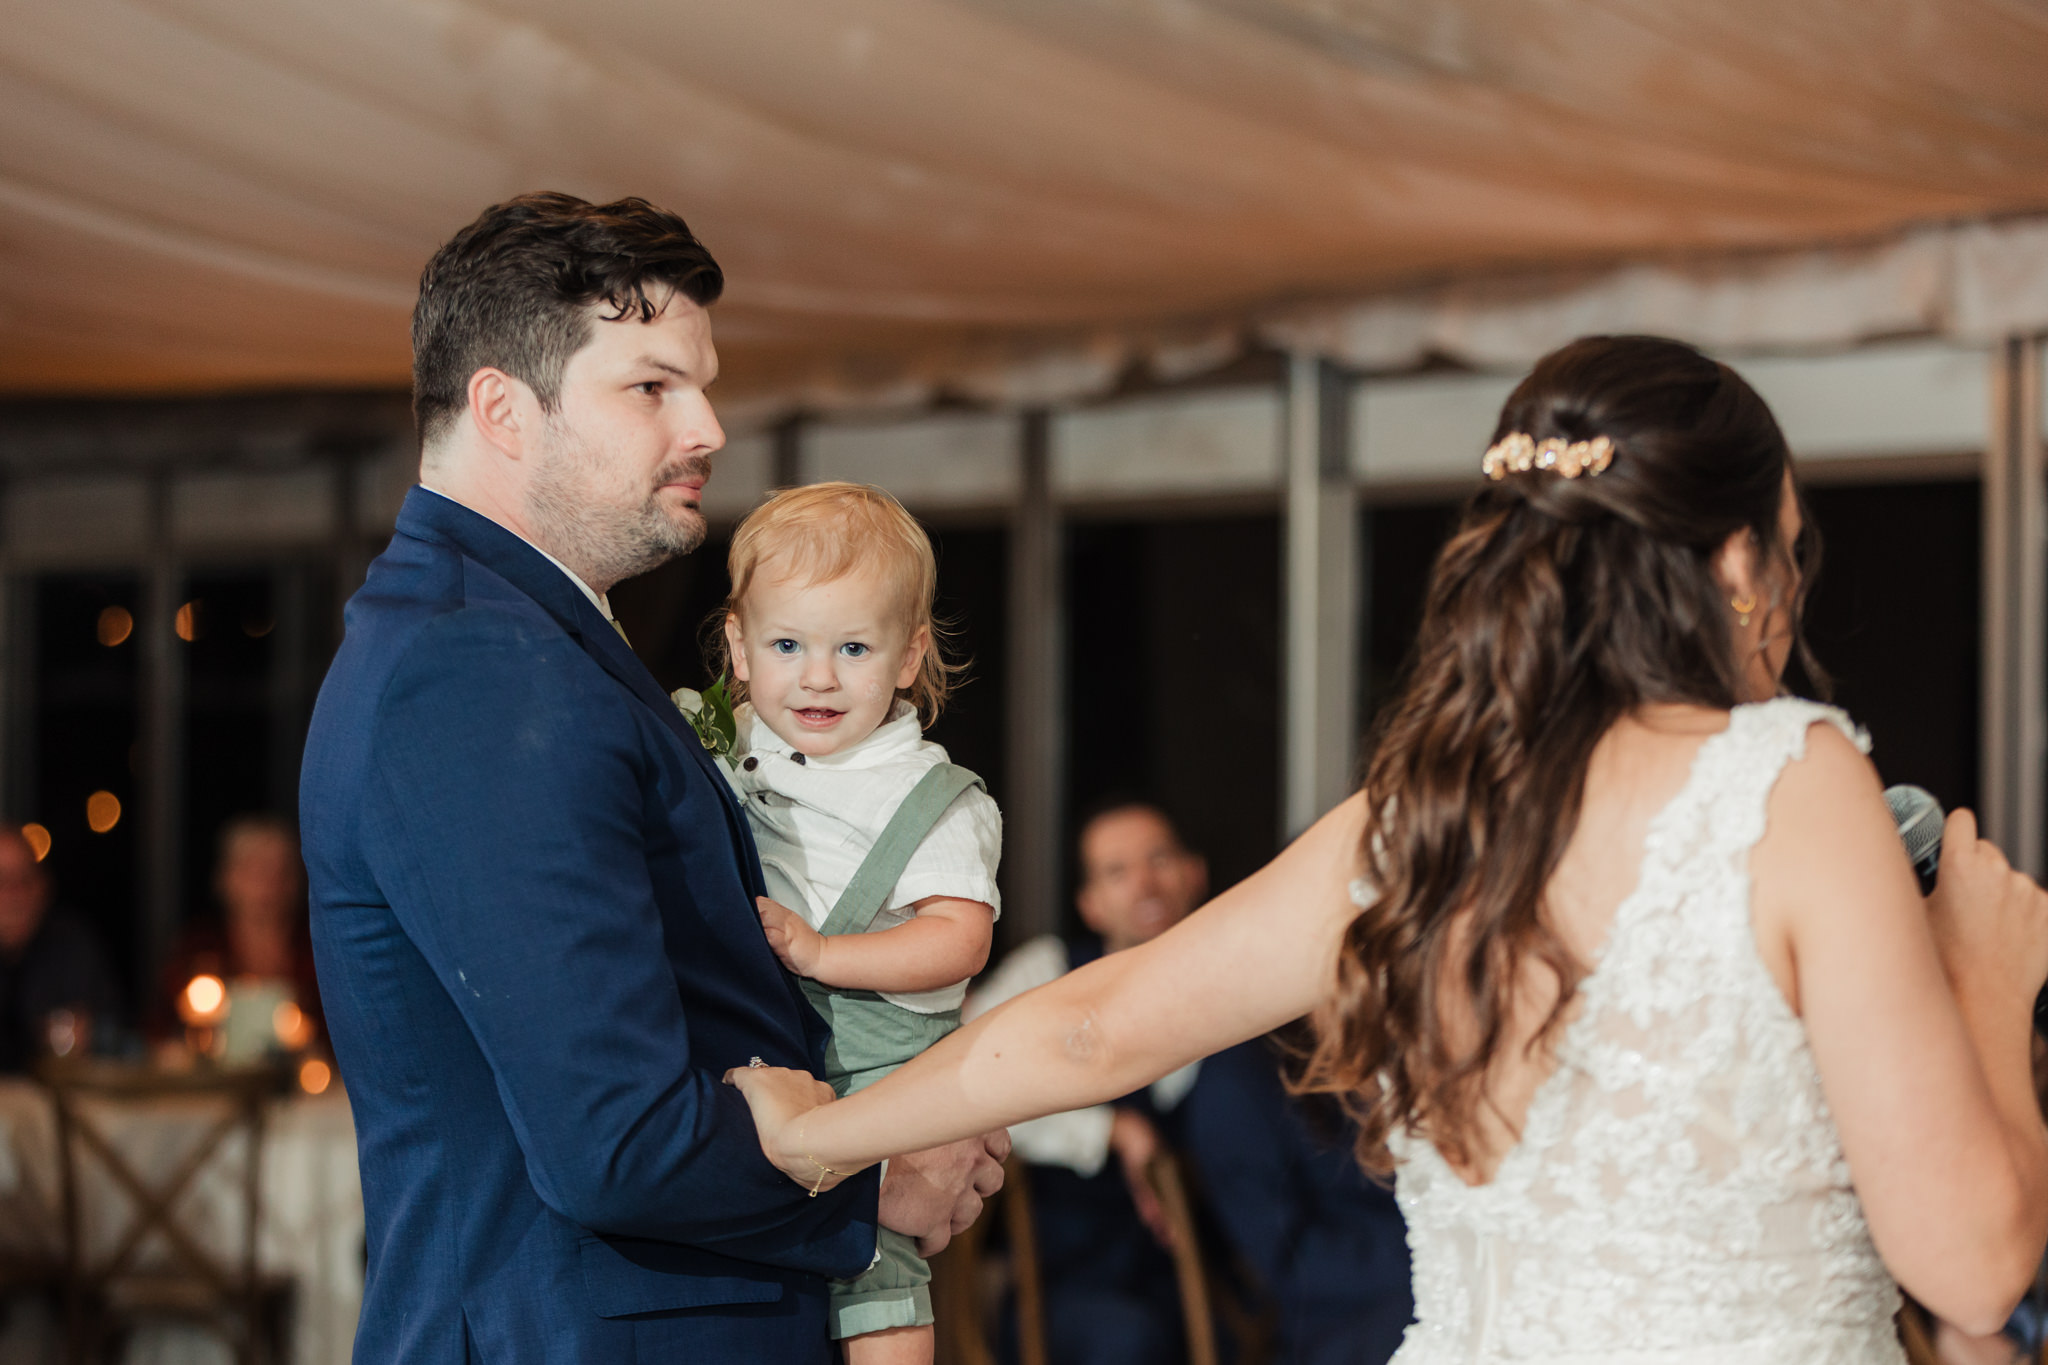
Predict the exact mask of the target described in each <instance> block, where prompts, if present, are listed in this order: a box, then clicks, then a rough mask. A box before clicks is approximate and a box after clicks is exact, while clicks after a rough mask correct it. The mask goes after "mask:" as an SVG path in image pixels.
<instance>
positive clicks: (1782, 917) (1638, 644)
mask: <svg viewBox="0 0 2048 1365" xmlns="http://www.w3.org/2000/svg"><path fill="white" fill-rule="evenodd" d="M1483 468H1484V471H1485V473H1486V475H1487V476H1488V477H1487V481H1486V482H1485V483H1484V484H1483V485H1482V487H1481V489H1480V491H1479V492H1478V494H1477V495H1476V496H1475V497H1474V498H1473V499H1472V501H1471V503H1470V505H1469V506H1468V507H1467V508H1466V510H1465V513H1464V516H1463V520H1462V522H1461V523H1460V525H1459V528H1458V530H1457V532H1456V534H1455V535H1454V536H1453V537H1452V539H1451V541H1450V543H1449V544H1448V545H1447V546H1446V547H1445V549H1444V550H1443V552H1442V555H1441V556H1440V558H1439V559H1438V561H1437V564H1436V566H1435V569H1434V572H1433V575H1432V577H1431V580H1430V585H1429V592H1428V601H1427V606H1426V610H1425V618H1424V622H1423V626H1422V630H1421V635H1420V638H1419V640H1418V642H1417V645H1416V651H1415V655H1414V658H1413V662H1412V664H1411V670H1410V674H1409V677H1408V680H1407V682H1406V684H1405V687H1404V689H1403V691H1402V692H1401V695H1400V696H1399V698H1398V699H1397V700H1396V701H1395V702H1394V703H1393V705H1392V706H1391V707H1390V708H1389V710H1388V713H1387V716H1386V718H1385V720H1384V723H1383V724H1382V726H1381V727H1380V729H1379V731H1378V733H1377V736H1376V739H1375V742H1374V746H1373V748H1372V751H1371V757H1370V766H1369V768H1368V771H1367V775H1366V779H1365V784H1364V789H1363V791H1362V792H1361V793H1360V794H1358V795H1357V796H1354V797H1353V798H1352V799H1351V800H1349V801H1347V802H1345V803H1344V804H1343V805H1342V806H1340V807H1338V808H1337V809H1336V810H1334V811H1332V812H1331V813H1330V814H1329V815H1327V816H1325V817H1324V818H1323V819H1322V820H1321V821H1320V822H1319V823H1318V824H1317V825H1316V826H1315V827H1314V828H1312V829H1311V830H1309V831H1308V832H1307V833H1306V834H1304V835H1303V836H1302V837H1301V838H1299V839H1298V840H1296V841H1295V842H1294V843H1293V844H1292V845H1291V846H1290V847H1289V848H1288V849H1287V850H1286V851H1285V852H1283V853H1282V854H1281V855H1280V856H1279V857H1278V858H1276V859H1275V860H1274V861H1273V862H1272V863H1271V864H1269V865H1268V866H1267V867H1265V868H1264V869H1263V870H1261V871H1260V872H1258V873H1257V874H1256V875H1254V876H1253V877H1251V878H1250V879H1249V880H1247V881H1245V882H1243V883H1241V884H1240V885H1238V886H1236V887H1235V888H1233V889H1232V890H1230V891H1229V892H1227V893H1226V894H1224V895H1222V896H1220V897H1218V898H1217V899H1216V900H1215V901H1214V902H1212V903H1211V904H1210V905H1209V906H1207V907H1206V908H1204V909H1203V910H1201V911H1200V912H1199V913H1197V914H1195V915H1194V916H1192V917H1191V918H1189V919H1188V920H1187V921H1186V922H1184V923H1183V924H1181V925H1180V926H1179V927H1177V928H1175V929H1174V930H1172V931H1171V932H1169V933H1167V934H1165V935H1164V936H1162V937H1161V938H1159V939H1157V940H1155V941H1154V942H1152V943H1151V944H1149V945H1147V946H1145V947H1142V948H1136V949H1132V950H1130V951H1128V952H1123V953H1117V954H1115V955H1113V956H1110V957H1107V958H1104V959H1103V960H1102V961H1100V962H1098V963H1095V964H1093V965H1091V966H1089V967H1086V968H1083V969H1082V970H1080V971H1077V972H1074V973H1073V974H1071V975H1069V976H1067V977H1064V978H1062V979H1061V980H1060V981H1058V982H1056V983H1054V984H1053V985H1050V986H1047V987H1045V988H1043V989H1041V990H1038V991H1035V992H1032V993H1030V994H1028V995H1025V996H1022V997H1020V998H1019V999H1017V1000H1015V1001H1013V1002H1011V1003H1010V1004H1008V1005H1006V1006H1004V1007H1003V1008H1001V1009H998V1010H996V1011H994V1012H993V1013H991V1014H989V1015H987V1016H985V1017H984V1018H982V1019H981V1020H979V1021H977V1022H976V1023H974V1024H972V1025H970V1026H968V1027H967V1028H964V1029H962V1030H960V1031H959V1032H958V1033H956V1034H954V1035H953V1036H952V1037H950V1038H948V1039H947V1040H946V1041H945V1042H944V1043H942V1044H940V1045H939V1046H937V1047H935V1048H933V1049H932V1050H931V1051H930V1052H928V1053H926V1054H925V1055H924V1056H922V1057H920V1058H918V1059H917V1060H916V1061H914V1062H912V1063H911V1064H910V1065H909V1066H906V1067H904V1068H903V1069H902V1070H901V1071H900V1072H898V1073H897V1074H896V1075H894V1076H893V1077H891V1078H889V1079H888V1080H885V1081H883V1082H882V1083H880V1084H879V1085H876V1086H874V1087H873V1088H871V1089H869V1090H867V1091H865V1092H863V1093H861V1094H859V1095H856V1096H854V1097H852V1098H850V1099H846V1100H842V1101H839V1102H837V1103H823V1101H826V1100H829V1099H830V1098H831V1094H830V1091H829V1090H825V1089H823V1088H821V1087H820V1086H818V1085H817V1084H816V1083H814V1082H812V1081H811V1080H810V1079H809V1078H808V1077H806V1076H804V1075H803V1074H802V1073H800V1072H789V1071H776V1070H774V1069H761V1070H754V1071H745V1070H742V1071H739V1072H736V1073H734V1075H733V1077H732V1079H733V1081H734V1083H735V1084H738V1085H739V1086H740V1087H741V1088H742V1089H743V1090H744V1091H745V1093H746V1096H747V1099H748V1101H749V1102H750V1103H751V1104H752V1106H753V1109H754V1114H755V1119H756V1122H757V1124H758V1126H759V1129H760V1134H761V1140H762V1145H763V1148H764V1149H765V1150H766V1152H767V1153H768V1155H769V1158H770V1159H771V1160H773V1161H774V1162H775V1163H776V1164H777V1165H778V1166H780V1167H781V1168H782V1169H783V1170H784V1171H785V1172H786V1173H787V1174H788V1175H790V1176H791V1177H792V1178H793V1179H796V1180H798V1181H801V1182H802V1183H803V1184H805V1185H807V1186H817V1185H820V1184H823V1185H826V1186H829V1185H830V1184H832V1183H834V1182H836V1181H837V1180H839V1179H842V1178H844V1176H845V1175H846V1174H847V1173H849V1172H852V1171H855V1170H858V1169H860V1168H861V1167H863V1166H865V1165H868V1164H870V1163H872V1162H875V1161H878V1160H881V1159H882V1158H884V1157H886V1156H888V1155H889V1154H890V1153H893V1152H903V1151H911V1150H916V1149H920V1148H924V1147H929V1146H932V1145H935V1144H937V1143H941V1142H945V1141H948V1140H951V1139H954V1138H960V1137H965V1136H969V1135H972V1134H975V1133H979V1132H983V1131H985V1130H987V1129H990V1128H993V1127H997V1126H1000V1125H1004V1124H1009V1123H1015V1122H1018V1121H1020V1120H1022V1119H1026V1118H1029V1117H1032V1116H1035V1115H1039V1114H1046V1113H1051V1112H1055V1111H1059V1110H1065V1109H1072V1108H1077V1107H1079V1106H1082V1105H1087V1104H1093V1103H1096V1102H1099V1101H1102V1100H1106V1099H1110V1098H1112V1097H1114V1096H1118V1095H1123V1094H1126V1093H1129V1092H1130V1091H1132V1090H1135V1089H1137V1088H1138V1087H1140V1086H1142V1085H1144V1084H1145V1083H1146V1082H1148V1081H1151V1080H1153V1079H1154V1078H1156V1077H1158V1076H1161V1075H1164V1074H1165V1073H1166V1072H1169V1071H1171V1070H1173V1069H1174V1068H1176V1067H1179V1066H1181V1065H1183V1064H1184V1063H1186V1062H1189V1061H1191V1060H1193V1059H1194V1058H1197V1057H1200V1056H1203V1055H1205V1054H1208V1053H1211V1052H1214V1051H1217V1050H1219V1049H1221V1048H1223V1047H1226V1046H1228V1045H1230V1044H1232V1043H1236V1042H1238V1041H1240V1040H1243V1039H1246V1038H1250V1037H1253V1036H1255V1035H1257V1034H1260V1033H1263V1032H1266V1031H1267V1030H1270V1029H1273V1028H1275V1027H1277V1026H1279V1025H1280V1024H1282V1023H1285V1022H1286V1021H1288V1020H1290V1019H1293V1018H1296V1017H1297V1016H1300V1015H1303V1014H1310V1015H1312V1018H1313V1023H1314V1036H1315V1046H1314V1051H1313V1054H1312V1056H1310V1057H1309V1059H1308V1061H1307V1063H1306V1069H1305V1078H1304V1079H1305V1083H1306V1084H1307V1085H1309V1086H1310V1087H1312V1088H1314V1089H1317V1090H1324V1091H1332V1092H1335V1093H1337V1094H1339V1095H1341V1096H1342V1097H1344V1099H1345V1100H1346V1102H1347V1103H1348V1104H1349V1105H1350V1106H1351V1108H1352V1111H1353V1112H1354V1114H1355V1115H1356V1117H1357V1119H1358V1122H1359V1128H1360V1132H1361V1134H1362V1137H1361V1140H1360V1144H1359V1155H1360V1157H1361V1159H1362V1160H1363V1161H1365V1162H1366V1164H1367V1165H1368V1166H1370V1167H1372V1168H1374V1169H1376V1170H1381V1171H1391V1172H1393V1173H1394V1175H1395V1177H1396V1181H1397V1191H1398V1195H1399V1199H1400V1203H1401V1206H1402V1209H1403V1211H1404V1212H1405V1214H1406V1215H1407V1218H1408V1226H1409V1240H1410V1243H1411V1245H1412V1248H1413V1252H1414V1273H1415V1300H1416V1310H1417V1318H1418V1321H1417V1322H1416V1323H1415V1324H1414V1325H1413V1326H1412V1327H1410V1328H1409V1331H1408V1335H1407V1337H1406V1339H1405V1341H1404V1344H1403V1346H1402V1348H1401V1352H1400V1354H1399V1355H1398V1356H1397V1357H1396V1361H1397V1365H1438V1363H1439V1362H1445V1363H1448V1362H1482V1361H1485V1362H1491V1361H1530V1362H1545V1363H1546V1365H1568V1363H1569V1365H1728V1363H1732V1362H1738V1361H1740V1362H1757V1363H1758V1365H1781V1363H1782V1365H1795V1362H1796V1365H1833V1363H1835V1362H1839V1363H1840V1365H1850V1363H1851V1362H1855V1363H1856V1365H1864V1363H1865V1362H1882V1361H1896V1360H1899V1359H1900V1358H1901V1356H1900V1352H1899V1348H1898V1346H1897V1344H1896V1340H1895V1338H1894V1335H1893V1328H1892V1322H1891V1319H1892V1314H1893V1312H1894V1310H1895V1308H1896V1306H1897V1289H1896V1285H1903V1286H1904V1287H1905V1288H1906V1289H1907V1290H1909V1291H1910V1292H1911V1293H1912V1294H1913V1295H1914V1297H1916V1298H1917V1299H1919V1300H1920V1301H1921V1302H1922V1303H1923V1304H1925V1305H1926V1306H1927V1307H1928V1308H1929V1309H1931V1310H1932V1311H1933V1312H1935V1313H1936V1314H1938V1315H1939V1316H1941V1317H1943V1318H1946V1319H1948V1320H1949V1321H1951V1322H1953V1323H1955V1324H1957V1325H1958V1326H1960V1327H1961V1328H1963V1329H1964V1330H1966V1331H1971V1332H1977V1333H1988V1332H1993V1331H1996V1330H1997V1329H1998V1327H1999V1326H2000V1324H2001V1323H2002V1322H2003V1321H2004V1319H2005V1316H2006V1314H2007V1313H2008V1312H2009V1311H2010V1309H2011V1308H2012V1307H2013V1305H2014V1303H2015V1302H2016V1301H2017V1299H2018V1298H2019V1296H2020V1294H2021V1293H2022V1291H2023V1290H2024V1288H2025V1287H2026V1285H2027V1284H2028V1283H2029V1281H2030V1280H2031V1278H2032V1276H2033V1273H2034V1269H2035V1265H2036V1262H2037V1260H2038V1258H2039V1256H2040V1253H2041V1249H2042V1244H2043V1241H2044V1239H2048V1132H2044V1129H2043V1125H2042V1121H2041V1116H2040V1112H2039V1109H2038V1108H2037V1105H2036V1101H2035V1095H2034V1089H2033V1085H2032V1081H2031V1077H2030V1074H2029V1053H2030V1047H2031V1039H2032V1030H2031V1027H2030V1017H2031V1008H2032V1002H2033V999H2034V995H2035V992H2036V990H2037V989H2038V988H2039V987H2040V986H2041V984H2042V981H2043V978H2044V976H2048V898H2044V896H2043V893H2042V892H2041V891H2040V890H2039V889H2038V888H2037V887H2035V886H2034V884H2033V883H2032V882H2031V881H2029V880H2028V879H2026V878H2025V877H2023V876H2021V875H2019V874H2018V873H2015V872H2013V871H2011V870H2009V869H2008V867H2007V866H2006V863H2005V860H2004V859H2003V857H2001V856H2000V854H1999V852H1998V851H1997V850H1996V849H1995V848H1993V847H1992V846H1991V845H1989V844H1987V843H1984V842H1982V841H1980V840H1979V839H1978V838H1977V837H1976V827H1975V824H1974V822H1973V820H1972V818H1971V817H1970V815H1969V814H1968V813H1967V812H1958V813H1956V814H1955V815H1954V816H1952V817H1951V818H1950V820H1949V824H1948V828H1947V832H1946V833H1947V838H1946V842H1945V845H1944V848H1945V853H1944V856H1943V860H1942V866H1941V876H1940V880H1939V884H1938V885H1937V887H1936V889H1935V892H1934V894H1933V896H1932V897H1930V898H1928V899H1927V900H1925V901H1923V900H1922V899H1921V897H1920V896H1919V894H1918V891H1917V888H1916V886H1915V884H1914V880H1913V874H1912V871H1911V869H1910V868H1909V867H1908V865H1907V862H1906V858H1905V856H1904V853H1903V852H1902V849H1901V846H1900V843H1899V839H1898V836H1897V834H1896V833H1895V832H1894V829H1893V825H1892V821H1891V819H1890V817H1889V815H1888V814H1887V812H1886V809H1885V805H1884V802H1883V800H1882V798H1881V796H1880V794H1879V790H1878V782H1877V778H1876V775H1875V773H1874V772H1873V771H1872V768H1871V765H1870V763H1869V762H1868V761H1867V760H1866V759H1865V758H1864V757H1863V754H1862V753H1861V752H1860V749H1861V748H1862V747H1863V746H1864V741H1863V740H1862V738H1861V736H1860V733H1859V732H1858V731H1857V730H1856V729H1855V728H1854V727H1853V726H1852V725H1851V724H1850V723H1849V721H1848V719H1847V718H1846V717H1845V716H1843V715H1842V714H1841V713H1840V712H1838V711H1834V710H1832V709H1829V708H1826V707H1823V706H1820V705H1817V704H1815V703H1812V702H1807V701H1801V700H1797V699H1794V698H1791V697H1787V696H1782V695H1780V684H1779V679H1780V676H1781V675H1782V673H1783V671H1784V668H1785V665H1786V662H1787V659H1788V656H1789V655H1790V654H1791V652H1792V651H1793V650H1794V649H1795V648H1803V646H1802V645H1801V643H1800V637H1799V629H1798V627H1799V609H1800V604H1801V601H1802V598H1803V595H1804V589H1805V577H1804V570H1805V568H1806V566H1807V565H1808V564H1809V563H1810V561H1811V558H1812V554H1813V549H1814V538H1813V536H1812V533H1811V532H1810V531H1809V530H1808V529H1807V528H1806V527H1805V525H1804V522H1803V518H1802V515H1801V511H1800V506H1799V498H1798V496H1797V493H1796V492H1795V490H1794V487H1793V483H1792V474H1791V462H1790V457H1789V455H1788V453H1787V450H1786V446H1785V440H1784V437H1783V436H1782V435H1781V434H1780V432H1779V430H1778V427H1777V423H1776V422H1775V420H1773V418H1772V416H1771V414H1770V411H1769V409H1768V408H1766V407H1765V405H1764V403H1763V401H1762V400H1761V399H1760V398H1758V397H1757V395H1756V393H1755V392H1754V391H1753V390H1751V389H1750V388H1749V386H1748V385H1747V384H1745V383H1744V382H1743V381H1742V380H1741V379H1740V378H1739V377H1737V376H1736V375H1735V373H1734V372H1733V371H1731V370H1729V369H1728V368H1727V367H1726V366H1723V365H1720V364H1717V363H1715V362H1714V361H1712V360H1709V359H1707V358H1705V357H1703V356H1701V355H1700V354H1699V353H1698V352H1696V351H1694V350H1692V349H1691V348H1690V347H1686V346H1683V345H1680V344H1678V343H1676V342H1670V341H1663V340H1658V339H1655V338H1647V337H1594V338H1588V339H1585V340H1581V341H1578V342H1575V343H1573V344H1571V345H1569V346H1566V347H1564V348H1563V349H1562V350H1559V351H1557V352H1555V353H1553V354H1552V355H1550V356H1548V357H1546V358H1545V359H1544V360H1543V361H1542V362H1540V363H1539V364H1538V365H1537V366H1536V369H1535V370H1534V372H1533V373H1531V374H1530V375H1529V377H1528V378H1527V379H1525V380H1524V381H1523V382H1522V383H1521V385H1520V386H1519V387H1518V388H1517V389H1516V390H1515V392H1514V394H1513V395H1512V396H1511V397H1510V398H1509V399H1508V402H1507V406H1506V408H1505V409H1504V410H1503V411H1502V413H1501V419H1500V425H1499V428H1498V431H1497V433H1496V444H1495V445H1494V447H1493V448H1492V449H1491V450H1489V451H1488V452H1487V456H1486V460H1485V462H1484V465H1483Z"/></svg>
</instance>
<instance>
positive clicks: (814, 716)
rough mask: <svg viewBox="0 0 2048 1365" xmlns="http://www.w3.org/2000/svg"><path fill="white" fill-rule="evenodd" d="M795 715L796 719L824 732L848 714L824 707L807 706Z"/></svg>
mask: <svg viewBox="0 0 2048 1365" xmlns="http://www.w3.org/2000/svg"><path fill="white" fill-rule="evenodd" d="M795 714H796V718H797V719H798V720H800V721H802V722H803V723H804V724H805V725H808V726H811V727H813V728H814V729H819V730H822V729H824V728H825V727H826V726H828V725H830V724H832V722H834V721H836V720H838V719H839V718H840V717H841V716H843V715H845V714H846V713H845V712H844V711H834V710H831V709H830V708H829V707H824V706H806V707H804V708H803V709H802V710H800V711H797V712H796V713H795Z"/></svg>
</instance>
